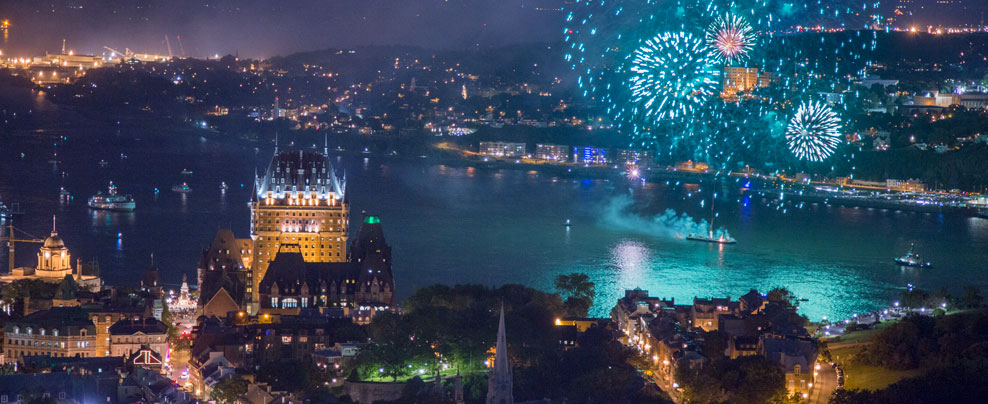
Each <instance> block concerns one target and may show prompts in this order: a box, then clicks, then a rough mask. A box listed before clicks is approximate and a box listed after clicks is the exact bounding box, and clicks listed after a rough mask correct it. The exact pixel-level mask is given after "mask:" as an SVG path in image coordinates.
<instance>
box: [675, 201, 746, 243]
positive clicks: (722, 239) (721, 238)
mask: <svg viewBox="0 0 988 404" xmlns="http://www.w3.org/2000/svg"><path fill="white" fill-rule="evenodd" d="M715 196H716V195H715ZM714 200H716V198H710V233H709V234H698V233H690V234H689V235H687V236H686V239H687V240H690V241H703V242H705V243H714V244H736V243H737V242H738V241H737V240H735V239H734V238H732V237H731V236H729V235H728V236H725V235H724V234H720V235H718V236H716V237H714V218H715V217H717V215H715V214H714ZM724 233H727V231H726V230H725V231H724Z"/></svg>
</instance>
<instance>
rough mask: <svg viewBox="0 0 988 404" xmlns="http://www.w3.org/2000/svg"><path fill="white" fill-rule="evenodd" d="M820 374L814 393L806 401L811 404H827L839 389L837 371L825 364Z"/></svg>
mask: <svg viewBox="0 0 988 404" xmlns="http://www.w3.org/2000/svg"><path fill="white" fill-rule="evenodd" d="M818 372H819V374H818V375H817V377H816V382H815V383H814V385H813V391H812V392H810V396H809V398H807V400H806V401H807V403H809V404H827V403H828V402H830V396H831V395H833V394H834V389H836V388H837V371H836V370H835V369H834V368H833V367H831V366H830V365H828V364H826V363H824V364H821V365H820V370H819V371H818Z"/></svg>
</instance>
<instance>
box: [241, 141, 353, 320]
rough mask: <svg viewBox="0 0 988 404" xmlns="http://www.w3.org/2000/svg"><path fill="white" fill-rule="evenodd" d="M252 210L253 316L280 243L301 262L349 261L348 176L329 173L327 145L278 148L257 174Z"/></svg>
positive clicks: (330, 169) (251, 303)
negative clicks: (295, 251)
mask: <svg viewBox="0 0 988 404" xmlns="http://www.w3.org/2000/svg"><path fill="white" fill-rule="evenodd" d="M250 210H251V220H250V236H251V239H252V241H253V245H254V248H253V249H252V254H253V257H252V259H251V270H250V278H251V279H249V281H248V288H250V290H249V295H250V302H249V303H248V307H249V308H250V311H251V312H254V313H256V312H257V308H258V298H259V295H258V285H259V284H260V282H261V280H262V279H264V274H265V273H266V272H267V268H268V264H270V262H271V261H272V260H274V258H275V256H276V255H277V254H278V251H279V249H280V247H281V246H282V245H283V244H292V245H298V246H299V252H300V253H301V255H302V259H303V260H304V261H305V262H344V261H346V260H347V253H346V245H347V229H348V226H349V219H348V213H349V204H348V202H347V198H346V178H345V177H343V176H340V175H337V173H336V171H335V170H334V169H333V165H332V163H331V162H330V159H329V150H328V146H325V145H324V147H323V152H322V153H314V152H307V151H279V150H278V147H277V145H276V146H275V152H274V157H273V158H272V159H271V163H270V164H269V165H268V168H267V170H266V171H265V172H264V175H262V176H255V180H254V193H253V195H251V201H250Z"/></svg>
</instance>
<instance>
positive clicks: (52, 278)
mask: <svg viewBox="0 0 988 404" xmlns="http://www.w3.org/2000/svg"><path fill="white" fill-rule="evenodd" d="M95 271H96V272H97V273H90V274H83V272H84V271H83V264H82V260H77V263H76V266H75V268H73V267H72V255H71V254H69V249H68V247H66V246H65V242H64V241H62V238H61V237H59V235H58V230H57V229H56V228H55V219H54V218H52V224H51V235H50V236H48V238H46V239H45V242H44V244H42V245H41V249H40V250H38V265H37V266H36V267H34V268H31V267H19V268H14V269H13V270H11V271H10V275H3V276H0V282H14V281H17V280H20V279H40V280H43V281H46V282H51V283H61V282H62V280H64V279H65V277H66V276H71V277H72V278H74V279H75V281H76V283H77V284H78V285H79V286H81V287H83V288H86V289H89V290H92V291H98V290H99V289H100V288H101V287H102V281H101V280H100V277H99V273H98V271H99V269H98V268H95Z"/></svg>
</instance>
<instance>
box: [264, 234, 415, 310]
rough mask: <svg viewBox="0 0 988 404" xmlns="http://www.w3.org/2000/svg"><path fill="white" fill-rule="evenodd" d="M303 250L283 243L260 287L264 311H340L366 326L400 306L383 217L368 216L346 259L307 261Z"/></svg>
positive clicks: (297, 246) (294, 245)
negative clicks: (383, 313)
mask: <svg viewBox="0 0 988 404" xmlns="http://www.w3.org/2000/svg"><path fill="white" fill-rule="evenodd" d="M302 250H303V249H302V248H301V247H300V246H299V245H298V244H288V243H285V244H282V245H281V249H280V250H279V252H278V254H277V256H276V258H275V259H274V261H272V262H271V263H270V265H269V266H268V270H267V273H266V274H265V276H264V279H263V280H262V281H261V282H260V285H259V286H258V290H259V292H260V302H259V303H260V311H261V312H263V313H265V314H288V315H294V314H298V313H299V312H300V311H302V310H304V309H316V310H320V311H323V312H332V311H335V312H337V313H338V314H339V316H341V317H349V318H352V319H353V320H354V321H355V322H357V323H358V324H366V323H369V322H370V320H371V319H372V318H373V317H374V315H375V314H376V313H378V312H382V311H390V310H393V309H394V307H395V305H396V303H397V297H396V295H395V293H394V292H395V285H394V274H393V272H392V271H391V247H390V246H388V244H387V243H386V242H385V240H384V231H383V227H382V226H381V219H380V218H378V217H377V216H368V215H365V216H364V217H363V219H362V220H361V225H360V230H358V231H357V235H356V237H355V238H354V240H353V245H351V246H350V249H349V254H348V255H347V261H346V262H317V261H306V260H305V256H304V255H302V253H301V252H302Z"/></svg>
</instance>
